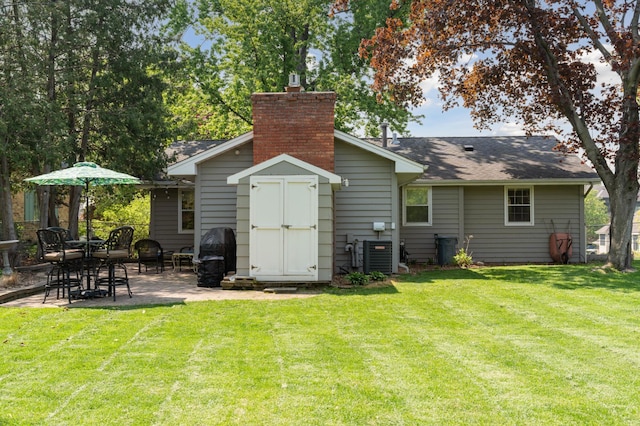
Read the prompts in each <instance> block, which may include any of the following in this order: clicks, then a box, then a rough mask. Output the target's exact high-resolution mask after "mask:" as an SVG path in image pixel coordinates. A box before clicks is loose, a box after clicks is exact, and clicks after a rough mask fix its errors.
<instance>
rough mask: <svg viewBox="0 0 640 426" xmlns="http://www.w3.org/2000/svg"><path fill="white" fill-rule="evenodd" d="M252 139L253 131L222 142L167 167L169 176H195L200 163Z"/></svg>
mask: <svg viewBox="0 0 640 426" xmlns="http://www.w3.org/2000/svg"><path fill="white" fill-rule="evenodd" d="M252 140H253V132H249V133H245V134H244V135H241V136H238V137H237V138H235V139H231V140H229V141H227V142H224V143H221V144H220V145H218V146H215V147H213V148H211V149H208V150H206V151H203V152H201V153H199V154H196V155H194V156H193V157H189V158H187V159H186V160H182V161H180V162H178V163H175V164H172V165H170V166H169V167H167V174H168V175H169V176H195V175H196V174H197V172H196V170H197V168H198V164H200V163H203V162H205V161H207V160H209V159H211V158H214V157H216V156H218V155H220V154H223V153H225V152H227V151H230V150H232V149H235V148H237V147H239V146H240V145H244V144H245V143H247V142H250V141H252Z"/></svg>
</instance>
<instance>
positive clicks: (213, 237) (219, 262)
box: [198, 228, 236, 287]
mask: <svg viewBox="0 0 640 426" xmlns="http://www.w3.org/2000/svg"><path fill="white" fill-rule="evenodd" d="M198 258H199V261H200V263H199V265H198V286H199V287H218V286H220V283H221V282H222V280H223V279H224V275H225V274H226V273H228V272H231V271H235V270H236V236H235V234H234V233H233V229H231V228H213V229H211V230H210V231H209V232H207V233H206V234H204V236H203V237H202V239H201V240H200V252H199V254H198Z"/></svg>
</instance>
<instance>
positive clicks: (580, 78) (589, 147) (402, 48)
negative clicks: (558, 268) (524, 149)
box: [336, 0, 640, 270]
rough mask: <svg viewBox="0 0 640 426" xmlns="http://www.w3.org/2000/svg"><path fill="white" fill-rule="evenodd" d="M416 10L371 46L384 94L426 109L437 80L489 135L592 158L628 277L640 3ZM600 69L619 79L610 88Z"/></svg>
mask: <svg viewBox="0 0 640 426" xmlns="http://www.w3.org/2000/svg"><path fill="white" fill-rule="evenodd" d="M358 3H365V2H359V1H357V0H354V1H349V0H337V4H336V8H337V9H339V10H342V9H344V8H346V7H348V6H349V5H351V6H353V5H354V4H358ZM390 4H391V8H392V9H397V8H399V7H400V8H401V7H404V5H406V4H407V3H405V2H400V1H397V0H392V1H391V2H390ZM408 4H410V7H411V11H410V13H409V16H407V17H406V18H404V19H403V17H402V16H398V17H394V18H392V19H389V20H387V22H386V24H385V25H384V26H381V27H380V28H379V29H378V30H377V31H376V34H375V35H374V36H373V37H371V38H369V39H368V40H366V41H365V42H364V43H363V44H362V46H361V52H362V54H363V56H364V57H366V58H369V59H370V60H371V63H372V65H373V66H374V68H375V70H376V74H375V79H374V86H373V87H374V89H375V90H377V91H380V92H383V93H389V94H391V95H392V96H393V97H394V99H395V100H396V101H397V102H399V103H400V104H402V105H410V104H419V103H420V102H422V100H423V91H422V87H421V83H422V82H423V81H424V79H425V78H427V77H430V76H437V77H438V78H439V82H440V86H439V88H440V93H441V95H442V97H443V99H444V100H445V108H451V107H453V106H456V105H458V104H459V103H460V102H461V101H462V104H463V105H464V106H465V107H468V108H470V110H471V115H472V117H473V118H474V120H475V122H476V125H477V126H478V127H479V128H488V127H489V125H491V124H494V123H497V122H500V121H502V120H503V119H504V117H505V116H507V117H510V118H511V119H516V120H518V121H520V122H521V123H522V124H523V126H524V128H525V129H526V131H527V132H529V133H534V132H535V133H537V132H542V133H550V132H552V133H554V134H559V135H561V139H562V148H563V149H564V150H565V151H567V152H570V153H575V152H578V151H580V152H583V153H584V155H585V156H586V157H587V158H588V160H589V162H590V163H591V164H592V165H593V167H594V168H595V170H596V171H597V173H598V175H599V176H600V178H601V179H602V182H603V183H604V185H605V187H606V188H607V191H608V193H609V197H610V205H611V248H610V251H609V254H608V262H609V264H610V265H612V266H613V267H615V268H617V269H620V270H626V269H629V268H630V267H631V260H632V256H631V232H632V221H633V213H634V209H635V204H636V197H637V193H638V188H639V184H638V163H639V159H640V144H639V142H640V118H639V111H638V102H637V93H638V83H639V81H640V55H638V52H639V51H640V30H639V28H640V25H639V23H640V13H638V11H639V10H640V2H639V1H637V0H636V1H621V0H619V1H614V0H611V1H601V0H594V1H582V2H577V1H573V0H558V1H551V0H546V1H538V0H507V1H501V2H478V1H474V0H461V1H455V2H452V1H446V2H444V1H438V0H413V1H411V2H408ZM594 57H595V58H596V59H595V61H594V60H593V59H592V58H594ZM597 66H598V67H600V68H601V69H602V70H606V71H608V72H609V75H610V76H611V77H612V78H611V79H600V80H599V73H598V72H597V70H596V67H597ZM567 124H568V125H569V126H570V130H566V128H565V126H566V125H567Z"/></svg>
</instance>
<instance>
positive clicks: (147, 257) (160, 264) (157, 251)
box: [133, 238, 164, 273]
mask: <svg viewBox="0 0 640 426" xmlns="http://www.w3.org/2000/svg"><path fill="white" fill-rule="evenodd" d="M133 250H134V251H135V252H136V254H137V255H138V273H141V272H142V270H141V267H142V265H145V270H146V268H147V266H148V265H155V267H156V272H158V270H160V272H163V271H164V250H163V249H162V246H161V245H160V243H159V242H158V241H156V240H151V239H148V238H145V239H142V240H138V241H136V243H135V245H134V246H133Z"/></svg>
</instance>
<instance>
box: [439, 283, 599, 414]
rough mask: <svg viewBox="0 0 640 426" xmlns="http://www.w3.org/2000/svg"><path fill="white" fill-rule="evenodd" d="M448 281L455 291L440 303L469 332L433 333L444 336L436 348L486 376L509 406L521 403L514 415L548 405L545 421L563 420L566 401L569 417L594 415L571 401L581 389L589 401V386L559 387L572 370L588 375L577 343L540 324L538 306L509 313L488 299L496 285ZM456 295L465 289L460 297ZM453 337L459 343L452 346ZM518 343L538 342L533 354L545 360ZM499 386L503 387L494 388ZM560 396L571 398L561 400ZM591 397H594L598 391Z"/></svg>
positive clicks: (489, 385)
mask: <svg viewBox="0 0 640 426" xmlns="http://www.w3.org/2000/svg"><path fill="white" fill-rule="evenodd" d="M443 285H444V284H443ZM447 285H448V286H449V287H450V289H454V290H455V291H456V292H457V293H458V294H456V295H451V296H450V297H449V298H445V299H443V300H441V301H440V303H442V305H443V306H446V307H447V310H449V311H450V315H451V316H452V317H456V318H458V320H461V319H463V318H464V319H465V322H466V323H467V325H468V326H467V330H466V331H462V332H460V331H458V330H460V328H459V327H451V328H449V331H450V332H449V333H448V334H447V335H446V336H444V335H443V334H434V337H436V336H441V337H442V338H443V339H442V340H443V341H442V343H441V344H440V345H439V346H438V347H439V349H440V350H443V351H444V352H445V353H448V354H449V355H450V356H451V357H452V358H453V359H458V360H459V361H460V363H462V364H464V365H466V366H467V367H468V368H469V371H468V374H470V375H472V376H475V377H477V378H478V379H479V380H484V381H485V382H486V383H487V384H486V386H487V388H494V391H495V392H497V397H499V398H500V399H506V401H507V402H508V403H509V404H510V405H513V408H516V409H517V407H518V406H522V407H523V408H524V410H522V412H521V413H520V414H518V413H517V411H516V412H515V414H516V415H517V416H520V415H522V416H526V417H527V418H531V413H528V411H529V409H530V408H535V407H536V406H539V407H541V409H542V410H543V411H544V412H547V411H548V406H552V407H553V406H555V407H557V409H555V410H554V411H552V412H553V413H554V414H553V416H552V418H547V419H546V420H553V419H556V420H557V419H558V418H561V417H556V416H559V415H561V414H560V413H561V412H562V411H564V410H563V408H562V407H563V405H564V406H568V407H569V410H568V411H569V413H568V414H569V419H570V420H572V421H583V420H585V419H588V418H595V417H592V416H594V415H597V413H594V412H593V410H592V409H591V408H589V407H586V412H585V413H583V414H581V413H580V412H579V410H576V409H575V407H573V405H574V404H573V402H572V399H571V395H573V396H577V394H579V393H582V398H587V399H589V398H591V397H592V395H593V390H592V389H590V388H584V389H580V388H578V389H576V388H575V387H573V386H571V387H570V388H569V389H562V388H561V386H563V385H562V384H563V382H566V380H564V379H565V378H566V377H567V374H568V375H571V373H570V372H571V371H574V372H576V373H575V374H574V375H575V376H581V375H585V374H587V373H585V372H584V364H583V363H581V361H580V360H579V359H578V360H576V359H575V354H574V353H573V350H574V349H575V345H576V344H577V343H578V342H575V341H567V339H565V338H564V336H563V335H562V333H563V332H562V330H560V331H558V330H554V329H553V328H550V327H549V326H548V325H545V324H540V323H539V321H538V319H539V317H540V314H539V312H537V311H536V309H538V308H539V307H537V306H532V305H531V303H528V304H527V312H525V315H523V312H522V311H521V312H516V313H513V312H510V311H509V310H508V309H505V306H504V300H502V299H501V298H500V297H498V299H500V300H498V301H497V302H496V301H495V300H492V299H493V298H494V297H495V296H496V295H500V294H501V290H500V289H498V288H487V287H486V286H483V285H482V284H479V283H478V282H473V283H469V284H468V288H464V287H465V283H464V282H463V281H458V282H455V283H453V285H452V282H447ZM510 291H511V290H509V292H510ZM460 293H464V296H462V295H461V294H460ZM474 296H475V297H474ZM510 297H512V295H511V296H507V299H510ZM483 299H486V300H483ZM518 306H521V305H520V304H518ZM434 312H438V310H435V311H434ZM518 330H522V334H518ZM554 334H555V335H556V336H554ZM536 335H537V336H536ZM456 341H459V343H458V344H455V342H456ZM522 342H528V343H527V344H533V343H535V344H537V350H538V352H534V353H536V354H538V353H548V354H549V359H548V360H547V359H545V360H540V359H538V360H534V359H532V358H531V356H530V355H529V354H528V352H527V351H522V350H521V348H519V347H518V346H517V345H518V344H521V343H522ZM514 345H516V346H514ZM563 352H564V353H567V357H566V358H565V360H566V363H565V364H564V365H562V366H559V365H558V362H557V360H556V358H557V357H558V356H560V357H561V358H562V356H561V354H562V353H563ZM587 355H589V354H587ZM541 361H542V362H541ZM592 370H593V371H591V374H592V375H593V377H598V376H597V374H599V373H601V371H602V370H601V368H600V367H599V366H596V367H593V368H592ZM520 371H522V372H526V375H525V376H523V375H522V374H521V373H520ZM500 384H502V386H501V387H497V386H499V385H500ZM558 386H560V387H558ZM565 386H566V383H565ZM553 387H558V388H557V389H556V392H554V391H553ZM512 393H513V394H514V395H513V396H510V394H512ZM527 395H532V396H533V398H530V399H531V401H530V403H529V404H530V408H527V403H526V400H527ZM564 395H569V397H568V398H565V397H564ZM593 399H595V400H597V399H598V395H597V394H596V395H595V397H594V398H593ZM540 420H545V419H544V418H541V419H540Z"/></svg>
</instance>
